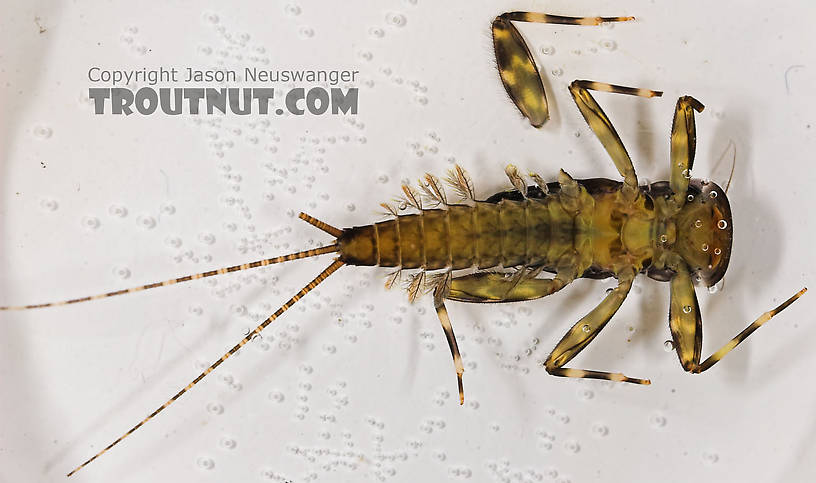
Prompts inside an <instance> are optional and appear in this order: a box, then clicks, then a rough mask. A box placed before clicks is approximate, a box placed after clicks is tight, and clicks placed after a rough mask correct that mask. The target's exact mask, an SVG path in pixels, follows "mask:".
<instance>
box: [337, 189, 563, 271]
mask: <svg viewBox="0 0 816 483" xmlns="http://www.w3.org/2000/svg"><path fill="white" fill-rule="evenodd" d="M558 198H559V197H558V196H557V195H556V196H551V197H547V198H545V199H540V200H539V199H535V200H523V201H511V200H502V201H500V202H498V203H487V202H476V203H474V205H472V206H471V205H450V206H448V207H447V209H445V210H441V209H434V210H423V211H422V212H420V213H418V214H410V215H400V216H397V217H396V218H394V219H391V220H387V221H382V222H379V223H375V224H373V225H365V226H358V227H354V228H350V229H347V230H344V232H343V236H341V237H340V239H339V240H338V241H339V244H340V259H341V260H343V261H344V262H346V263H348V264H352V265H379V266H383V267H401V268H407V269H410V268H420V267H421V268H425V269H427V270H436V269H442V268H452V269H454V270H458V269H464V268H470V267H474V266H475V267H477V268H480V269H485V268H491V267H495V266H498V265H502V266H505V267H512V266H517V265H527V266H538V265H545V266H554V265H555V263H554V262H555V261H556V260H558V258H559V257H560V256H561V255H562V254H563V253H565V252H566V251H568V250H572V249H573V247H574V246H575V243H574V240H575V238H576V236H575V229H574V217H573V216H571V215H569V214H568V213H567V212H566V211H565V210H564V208H563V207H562V205H561V203H560V202H559V201H558Z"/></svg>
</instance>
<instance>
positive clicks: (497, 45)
mask: <svg viewBox="0 0 816 483" xmlns="http://www.w3.org/2000/svg"><path fill="white" fill-rule="evenodd" d="M627 20H634V17H562V16H560V15H546V14H543V13H531V12H508V13H504V14H502V15H499V16H498V17H496V19H495V20H493V50H494V52H495V54H496V65H497V67H498V69H499V75H500V76H501V79H502V84H504V88H505V90H506V91H507V94H508V95H509V96H510V99H512V100H513V103H515V104H516V107H518V109H519V111H521V113H522V114H523V115H524V117H526V118H527V119H528V120H529V121H530V124H532V125H533V126H535V127H541V126H542V125H543V124H544V123H545V122H547V119H549V117H550V114H549V109H548V107H547V95H546V94H545V92H544V84H543V83H542V81H541V74H540V73H539V70H538V67H537V66H536V63H535V60H534V59H533V55H532V53H530V48H529V47H528V46H527V43H526V42H525V41H524V38H523V37H522V36H521V33H519V31H518V30H517V29H516V27H515V26H513V23H512V21H519V22H536V23H550V24H565V25H600V24H602V23H605V22H625V21H627Z"/></svg>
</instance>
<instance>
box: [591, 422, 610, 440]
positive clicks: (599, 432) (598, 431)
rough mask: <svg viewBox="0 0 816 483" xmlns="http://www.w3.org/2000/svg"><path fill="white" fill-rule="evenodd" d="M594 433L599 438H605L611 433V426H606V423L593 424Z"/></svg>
mask: <svg viewBox="0 0 816 483" xmlns="http://www.w3.org/2000/svg"><path fill="white" fill-rule="evenodd" d="M592 434H593V435H595V436H597V437H599V438H603V437H604V436H606V435H608V434H609V428H608V427H606V425H604V424H601V423H595V424H594V425H592Z"/></svg>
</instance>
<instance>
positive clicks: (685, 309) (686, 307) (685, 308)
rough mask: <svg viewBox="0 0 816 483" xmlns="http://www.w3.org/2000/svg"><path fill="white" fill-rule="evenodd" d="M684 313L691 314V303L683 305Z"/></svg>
mask: <svg viewBox="0 0 816 483" xmlns="http://www.w3.org/2000/svg"><path fill="white" fill-rule="evenodd" d="M683 313H684V314H690V313H691V305H684V306H683Z"/></svg>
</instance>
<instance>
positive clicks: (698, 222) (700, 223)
mask: <svg viewBox="0 0 816 483" xmlns="http://www.w3.org/2000/svg"><path fill="white" fill-rule="evenodd" d="M702 226H703V221H702V220H694V228H701V227H702Z"/></svg>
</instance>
